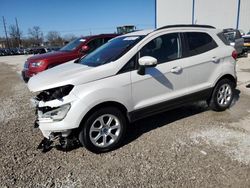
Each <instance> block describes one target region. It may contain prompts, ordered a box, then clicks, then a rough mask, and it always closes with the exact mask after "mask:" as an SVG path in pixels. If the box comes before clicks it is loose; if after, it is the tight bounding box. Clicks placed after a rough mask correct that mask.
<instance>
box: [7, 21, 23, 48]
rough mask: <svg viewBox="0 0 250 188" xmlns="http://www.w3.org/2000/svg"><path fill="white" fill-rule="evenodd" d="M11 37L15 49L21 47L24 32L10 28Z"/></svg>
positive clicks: (13, 27) (12, 26)
mask: <svg viewBox="0 0 250 188" xmlns="http://www.w3.org/2000/svg"><path fill="white" fill-rule="evenodd" d="M9 35H10V40H11V43H12V44H13V45H12V46H13V47H20V45H21V35H22V32H21V31H20V30H19V29H18V28H17V27H16V26H15V25H10V26H9Z"/></svg>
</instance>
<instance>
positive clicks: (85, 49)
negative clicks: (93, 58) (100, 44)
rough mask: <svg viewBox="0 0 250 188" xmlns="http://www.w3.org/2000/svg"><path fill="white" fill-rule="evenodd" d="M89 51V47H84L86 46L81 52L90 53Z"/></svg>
mask: <svg viewBox="0 0 250 188" xmlns="http://www.w3.org/2000/svg"><path fill="white" fill-rule="evenodd" d="M88 51H89V46H87V45H84V46H82V47H81V50H80V52H81V53H83V52H88Z"/></svg>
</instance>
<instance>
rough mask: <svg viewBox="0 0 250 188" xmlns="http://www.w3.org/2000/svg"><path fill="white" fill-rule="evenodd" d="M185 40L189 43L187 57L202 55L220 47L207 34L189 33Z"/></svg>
mask: <svg viewBox="0 0 250 188" xmlns="http://www.w3.org/2000/svg"><path fill="white" fill-rule="evenodd" d="M185 38H186V43H187V49H186V50H187V52H186V56H193V55H198V54H202V53H204V52H207V51H210V50H212V49H214V48H216V47H217V46H218V45H217V44H216V42H215V41H214V40H213V38H212V37H211V36H210V35H209V34H207V33H202V32H187V33H185Z"/></svg>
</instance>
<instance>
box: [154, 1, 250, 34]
mask: <svg viewBox="0 0 250 188" xmlns="http://www.w3.org/2000/svg"><path fill="white" fill-rule="evenodd" d="M172 24H206V25H212V26H215V27H216V28H238V29H242V30H243V31H245V32H248V31H249V30H250V0H156V27H157V28H158V27H161V26H165V25H172Z"/></svg>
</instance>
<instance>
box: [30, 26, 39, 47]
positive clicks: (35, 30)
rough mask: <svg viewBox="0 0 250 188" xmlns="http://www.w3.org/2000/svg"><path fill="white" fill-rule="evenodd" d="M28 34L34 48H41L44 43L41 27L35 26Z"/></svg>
mask: <svg viewBox="0 0 250 188" xmlns="http://www.w3.org/2000/svg"><path fill="white" fill-rule="evenodd" d="M28 34H29V35H30V39H31V40H32V43H33V45H34V46H40V45H41V44H42V42H43V32H42V31H41V28H40V27H39V26H34V27H33V28H29V30H28Z"/></svg>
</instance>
